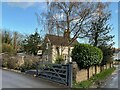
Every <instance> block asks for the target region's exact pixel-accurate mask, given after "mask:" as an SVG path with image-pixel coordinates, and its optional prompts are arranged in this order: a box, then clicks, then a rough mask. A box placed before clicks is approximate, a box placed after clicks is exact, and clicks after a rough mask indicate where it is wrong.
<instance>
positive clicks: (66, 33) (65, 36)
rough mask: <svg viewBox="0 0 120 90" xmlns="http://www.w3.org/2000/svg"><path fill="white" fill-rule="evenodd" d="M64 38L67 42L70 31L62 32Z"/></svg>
mask: <svg viewBox="0 0 120 90" xmlns="http://www.w3.org/2000/svg"><path fill="white" fill-rule="evenodd" d="M64 38H65V39H68V40H69V39H70V31H69V30H67V29H66V30H65V31H64Z"/></svg>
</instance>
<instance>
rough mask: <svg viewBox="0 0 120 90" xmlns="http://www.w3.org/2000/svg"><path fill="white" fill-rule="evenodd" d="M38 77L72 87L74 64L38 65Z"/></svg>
mask: <svg viewBox="0 0 120 90" xmlns="http://www.w3.org/2000/svg"><path fill="white" fill-rule="evenodd" d="M37 75H38V76H39V77H42V78H45V79H49V80H51V81H54V82H58V83H61V84H64V85H67V86H69V87H72V64H66V65H62V64H48V63H39V64H38V65H37Z"/></svg>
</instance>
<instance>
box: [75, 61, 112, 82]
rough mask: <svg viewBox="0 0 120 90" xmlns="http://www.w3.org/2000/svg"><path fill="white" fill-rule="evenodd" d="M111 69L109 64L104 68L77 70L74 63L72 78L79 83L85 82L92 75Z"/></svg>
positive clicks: (93, 67)
mask: <svg viewBox="0 0 120 90" xmlns="http://www.w3.org/2000/svg"><path fill="white" fill-rule="evenodd" d="M111 67H113V65H112V64H111V65H110V64H107V65H104V66H96V67H95V66H92V67H90V68H89V69H81V70H79V69H78V66H77V64H76V63H73V78H74V81H76V82H77V83H78V82H81V81H85V80H88V79H89V78H91V77H92V76H93V75H95V74H98V73H100V72H101V71H103V70H105V69H109V68H111Z"/></svg>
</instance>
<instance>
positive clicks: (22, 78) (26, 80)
mask: <svg viewBox="0 0 120 90" xmlns="http://www.w3.org/2000/svg"><path fill="white" fill-rule="evenodd" d="M2 88H65V86H63V85H61V84H57V83H54V82H50V81H48V80H45V79H42V78H37V77H33V76H30V75H26V74H22V73H17V72H12V71H8V70H2Z"/></svg>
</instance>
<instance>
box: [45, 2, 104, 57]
mask: <svg viewBox="0 0 120 90" xmlns="http://www.w3.org/2000/svg"><path fill="white" fill-rule="evenodd" d="M100 7H101V8H104V7H105V4H104V3H93V2H49V1H48V2H47V9H48V11H47V13H46V14H44V16H46V21H47V23H48V25H47V28H48V30H49V31H54V34H63V32H65V30H67V32H68V33H69V38H68V43H69V45H68V58H70V45H71V44H72V43H73V41H74V40H76V39H77V38H84V37H86V36H87V34H88V32H89V29H88V28H90V25H91V21H92V20H93V19H94V18H97V15H96V13H98V12H97V11H100V10H99V9H100ZM99 13H102V11H101V12H99ZM70 36H71V38H70Z"/></svg>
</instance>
